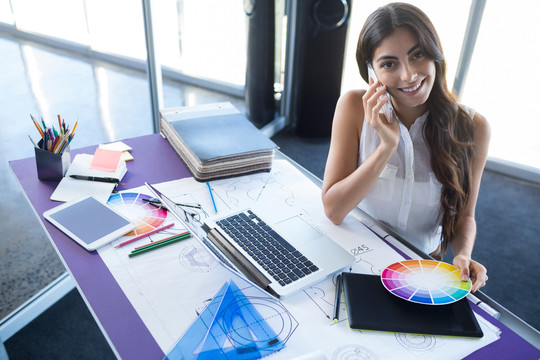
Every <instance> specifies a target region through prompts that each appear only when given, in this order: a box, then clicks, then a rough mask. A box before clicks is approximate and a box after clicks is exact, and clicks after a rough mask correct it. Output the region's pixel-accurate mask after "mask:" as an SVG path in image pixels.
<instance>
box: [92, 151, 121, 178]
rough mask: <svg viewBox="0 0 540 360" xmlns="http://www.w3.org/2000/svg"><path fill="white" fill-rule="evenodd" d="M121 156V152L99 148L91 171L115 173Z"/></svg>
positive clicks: (93, 159)
mask: <svg viewBox="0 0 540 360" xmlns="http://www.w3.org/2000/svg"><path fill="white" fill-rule="evenodd" d="M121 156H122V152H121V151H117V150H108V149H102V148H97V149H96V152H95V153H94V157H93V158H92V162H91V163H90V169H93V170H102V171H108V172H115V171H116V169H117V168H118V162H119V161H120V157H121Z"/></svg>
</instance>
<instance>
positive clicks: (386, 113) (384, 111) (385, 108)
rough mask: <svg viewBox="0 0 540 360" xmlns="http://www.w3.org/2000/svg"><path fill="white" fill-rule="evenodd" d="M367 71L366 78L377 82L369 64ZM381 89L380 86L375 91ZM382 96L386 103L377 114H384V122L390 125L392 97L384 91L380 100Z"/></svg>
mask: <svg viewBox="0 0 540 360" xmlns="http://www.w3.org/2000/svg"><path fill="white" fill-rule="evenodd" d="M367 69H368V77H370V78H372V79H373V81H374V82H376V81H377V80H378V78H377V74H375V70H373V67H372V66H371V64H368V66H367ZM381 87H382V84H381V85H380V86H379V87H378V88H377V90H378V89H380V88H381ZM384 96H386V97H387V98H388V101H387V102H386V104H384V105H383V107H382V108H381V110H380V111H379V113H381V114H384V116H386V120H387V121H388V122H389V123H390V124H391V123H392V122H394V107H393V106H392V97H391V96H390V94H389V93H388V91H386V92H385V94H384V95H381V97H380V99H381V100H382V98H383V97H384Z"/></svg>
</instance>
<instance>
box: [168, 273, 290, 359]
mask: <svg viewBox="0 0 540 360" xmlns="http://www.w3.org/2000/svg"><path fill="white" fill-rule="evenodd" d="M297 327H298V322H297V321H296V320H295V319H294V318H293V317H292V315H291V314H290V313H289V312H288V311H287V310H286V309H285V308H284V307H283V305H281V303H280V302H279V301H278V300H277V299H274V298H272V297H270V296H269V295H265V294H262V293H261V291H260V290H258V289H256V288H255V287H253V286H250V287H247V288H245V289H243V290H240V289H239V288H238V286H237V285H236V284H235V283H234V282H233V281H230V282H228V283H226V284H225V285H223V287H222V288H221V290H220V291H219V292H218V293H217V294H216V296H215V297H214V298H213V299H212V300H211V301H210V303H209V304H208V305H207V306H206V308H205V309H204V310H203V311H202V312H201V313H200V315H199V316H198V318H197V320H195V322H194V323H193V324H192V325H191V326H190V327H189V329H188V330H187V331H186V333H185V334H184V335H183V336H182V338H181V339H180V340H179V341H178V342H177V344H176V345H175V346H174V348H173V349H172V350H171V351H170V352H169V354H167V356H166V359H170V360H175V359H182V360H187V359H197V358H199V356H200V357H201V358H204V359H214V358H227V359H242V360H247V359H258V358H261V357H264V356H268V355H270V354H272V353H274V352H276V351H279V350H281V349H283V348H284V347H285V343H286V342H287V341H288V340H289V338H290V336H291V335H292V333H293V332H294V330H295V329H296V328H297Z"/></svg>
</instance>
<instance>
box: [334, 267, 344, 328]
mask: <svg viewBox="0 0 540 360" xmlns="http://www.w3.org/2000/svg"><path fill="white" fill-rule="evenodd" d="M342 282H343V280H342V279H341V274H339V275H338V276H337V277H336V299H335V301H334V323H337V322H338V319H339V308H340V302H341V284H342Z"/></svg>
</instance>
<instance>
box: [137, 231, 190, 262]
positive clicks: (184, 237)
mask: <svg viewBox="0 0 540 360" xmlns="http://www.w3.org/2000/svg"><path fill="white" fill-rule="evenodd" d="M190 236H191V234H190V233H187V234H183V235H179V236H176V237H174V238H171V239H169V240H167V241H162V242H158V243H156V244H153V245H148V246H145V247H143V248H141V249H137V250H133V251H132V252H131V253H130V254H129V255H128V256H129V257H133V256H136V255H139V254H142V253H145V252H147V251H152V250H154V249H157V248H160V247H162V246H166V245H169V244H172V243H175V242H178V241H181V240H184V239H187V238H189V237H190Z"/></svg>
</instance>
